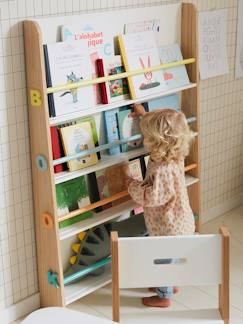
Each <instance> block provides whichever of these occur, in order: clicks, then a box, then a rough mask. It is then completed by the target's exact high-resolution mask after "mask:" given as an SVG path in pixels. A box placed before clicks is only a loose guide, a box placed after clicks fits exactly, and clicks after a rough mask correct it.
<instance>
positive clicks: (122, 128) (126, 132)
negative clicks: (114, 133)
mask: <svg viewBox="0 0 243 324" xmlns="http://www.w3.org/2000/svg"><path fill="white" fill-rule="evenodd" d="M117 120H118V128H119V137H120V139H125V138H129V137H131V136H133V135H137V134H141V130H140V125H139V123H140V119H139V118H138V117H136V118H134V117H131V109H127V110H123V111H119V112H118V113H117ZM141 146H142V139H138V140H136V141H131V142H127V143H126V144H122V145H121V151H122V152H127V151H131V150H133V149H135V148H138V147H141Z"/></svg>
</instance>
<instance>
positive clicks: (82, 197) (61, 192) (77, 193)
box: [56, 176, 92, 228]
mask: <svg viewBox="0 0 243 324" xmlns="http://www.w3.org/2000/svg"><path fill="white" fill-rule="evenodd" d="M56 199H57V214H58V216H62V215H65V214H68V213H69V212H71V211H73V210H76V209H79V208H81V207H84V206H87V205H89V204H90V199H89V196H88V190H87V186H86V182H85V178H84V176H82V177H78V178H75V179H72V180H69V181H66V182H63V183H60V184H57V185H56ZM91 216H92V212H91V211H88V212H85V213H83V214H81V215H78V216H75V217H72V218H70V219H67V220H64V221H62V222H60V224H59V227H60V228H64V227H67V226H70V225H72V224H75V223H77V222H79V221H81V220H83V219H85V218H88V217H91Z"/></svg>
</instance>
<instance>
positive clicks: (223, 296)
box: [219, 227, 230, 324]
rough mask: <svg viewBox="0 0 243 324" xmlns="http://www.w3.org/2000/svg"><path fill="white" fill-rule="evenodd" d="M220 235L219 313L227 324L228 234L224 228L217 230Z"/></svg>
mask: <svg viewBox="0 0 243 324" xmlns="http://www.w3.org/2000/svg"><path fill="white" fill-rule="evenodd" d="M219 233H220V234H221V235H222V244H223V246H222V254H223V255H222V283H221V284H220V285H219V311H220V314H221V316H222V319H223V320H224V323H225V324H229V267H230V234H229V232H228V230H227V229H226V228H225V227H221V228H220V229H219Z"/></svg>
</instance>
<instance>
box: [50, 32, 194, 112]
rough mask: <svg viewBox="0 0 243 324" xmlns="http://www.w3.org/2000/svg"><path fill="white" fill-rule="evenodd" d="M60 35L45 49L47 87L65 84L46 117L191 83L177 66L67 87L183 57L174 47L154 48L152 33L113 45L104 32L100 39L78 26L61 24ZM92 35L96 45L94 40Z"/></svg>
mask: <svg viewBox="0 0 243 324" xmlns="http://www.w3.org/2000/svg"><path fill="white" fill-rule="evenodd" d="M126 31H127V32H128V29H126ZM61 35H62V41H61V42H57V43H52V44H46V45H44V56H45V66H46V82H47V86H48V87H55V86H59V85H65V84H66V85H67V90H64V91H60V92H55V93H51V94H49V95H48V103H49V113H50V117H56V116H61V115H65V114H68V113H73V112H77V111H80V110H84V109H88V108H91V107H94V106H96V105H99V104H101V103H102V104H108V103H112V102H114V101H121V102H122V100H123V99H128V98H131V99H136V98H141V97H146V96H148V95H153V94H158V93H162V92H163V91H166V90H170V89H173V88H178V87H181V86H185V85H188V84H189V83H190V81H189V78H188V75H187V71H186V68H185V66H184V65H180V66H176V67H172V68H167V69H163V70H159V71H154V72H152V71H148V72H145V73H140V74H139V75H136V76H131V77H128V78H127V79H126V78H122V79H119V78H118V79H116V80H113V81H107V82H104V83H100V84H97V85H93V86H85V87H80V88H74V89H73V88H71V87H70V88H68V86H69V85H72V84H73V83H76V82H79V81H82V80H91V79H95V78H97V77H105V76H109V75H115V74H120V73H122V72H124V71H126V72H130V71H133V70H139V69H140V70H141V69H146V68H151V67H154V66H158V65H160V64H167V63H172V62H178V61H182V60H183V57H182V54H181V50H180V47H179V45H178V44H170V45H163V46H157V44H156V38H155V35H154V32H153V31H147V32H138V33H133V32H130V33H127V34H123V35H119V36H118V38H117V39H115V40H116V41H115V42H113V38H111V37H110V36H109V35H105V32H104V33H103V32H101V33H100V35H99V37H98V36H97V35H92V36H91V35H90V34H89V33H81V32H80V31H78V27H70V26H63V27H62V33H61ZM73 35H76V36H75V37H74V36H73ZM77 35H79V36H77ZM96 36H97V37H98V39H99V42H98V43H97V42H96V41H94V39H96ZM92 37H94V39H93V41H91V39H92ZM114 45H115V46H114ZM117 45H118V46H117ZM114 47H118V52H119V53H120V54H119V55H115V50H114Z"/></svg>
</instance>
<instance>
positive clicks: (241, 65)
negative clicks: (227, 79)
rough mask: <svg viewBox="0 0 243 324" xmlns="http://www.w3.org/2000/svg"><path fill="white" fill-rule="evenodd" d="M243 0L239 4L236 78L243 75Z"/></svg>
mask: <svg viewBox="0 0 243 324" xmlns="http://www.w3.org/2000/svg"><path fill="white" fill-rule="evenodd" d="M242 34H243V0H239V4H238V23H237V43H236V58H235V78H236V79H238V78H241V77H243V36H242Z"/></svg>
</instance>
